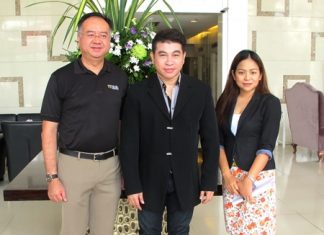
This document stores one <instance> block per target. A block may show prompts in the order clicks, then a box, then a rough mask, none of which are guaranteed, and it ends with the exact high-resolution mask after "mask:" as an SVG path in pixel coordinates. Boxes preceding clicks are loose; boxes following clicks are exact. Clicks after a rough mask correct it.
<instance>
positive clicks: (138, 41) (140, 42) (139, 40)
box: [136, 39, 144, 45]
mask: <svg viewBox="0 0 324 235" xmlns="http://www.w3.org/2000/svg"><path fill="white" fill-rule="evenodd" d="M136 43H137V44H140V45H144V43H143V41H142V40H141V39H136Z"/></svg>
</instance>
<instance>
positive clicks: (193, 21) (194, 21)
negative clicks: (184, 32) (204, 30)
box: [190, 19, 198, 23]
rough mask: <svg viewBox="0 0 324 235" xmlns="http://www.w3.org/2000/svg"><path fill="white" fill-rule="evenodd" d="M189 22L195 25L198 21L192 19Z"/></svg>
mask: <svg viewBox="0 0 324 235" xmlns="http://www.w3.org/2000/svg"><path fill="white" fill-rule="evenodd" d="M190 22H191V23H197V22H198V20H197V19H192V20H190Z"/></svg>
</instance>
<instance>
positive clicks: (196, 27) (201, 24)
mask: <svg viewBox="0 0 324 235" xmlns="http://www.w3.org/2000/svg"><path fill="white" fill-rule="evenodd" d="M176 15H177V17H178V19H179V21H180V24H181V27H182V29H183V33H184V34H185V36H186V38H190V37H192V36H194V35H196V34H198V33H200V32H202V31H205V30H207V29H209V28H210V27H212V26H215V25H217V18H218V17H217V16H218V14H217V13H176ZM167 17H168V19H169V20H170V21H172V26H173V27H175V28H178V27H177V24H176V22H175V20H174V18H173V17H172V16H171V15H168V16H167ZM192 20H197V22H196V23H192V22H191V21H192ZM152 22H154V23H156V24H157V30H160V29H163V28H166V26H165V25H164V23H163V21H162V20H161V18H160V17H159V16H157V15H155V16H153V17H152Z"/></svg>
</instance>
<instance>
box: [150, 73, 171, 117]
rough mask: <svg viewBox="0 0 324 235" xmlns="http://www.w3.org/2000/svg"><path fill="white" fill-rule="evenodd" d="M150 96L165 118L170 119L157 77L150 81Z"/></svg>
mask: <svg viewBox="0 0 324 235" xmlns="http://www.w3.org/2000/svg"><path fill="white" fill-rule="evenodd" d="M148 94H149V96H151V98H152V100H153V102H154V103H155V104H156V106H157V107H158V108H159V109H160V111H161V112H162V113H163V114H164V115H165V117H166V118H169V111H168V109H167V106H166V104H165V100H164V97H163V94H162V89H161V86H160V83H159V81H158V78H157V76H156V75H155V76H153V77H151V78H149V79H148Z"/></svg>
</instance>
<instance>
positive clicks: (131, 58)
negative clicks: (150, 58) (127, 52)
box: [129, 56, 139, 64]
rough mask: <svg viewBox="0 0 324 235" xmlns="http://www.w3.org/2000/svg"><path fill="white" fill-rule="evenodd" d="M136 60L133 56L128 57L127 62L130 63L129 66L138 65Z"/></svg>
mask: <svg viewBox="0 0 324 235" xmlns="http://www.w3.org/2000/svg"><path fill="white" fill-rule="evenodd" d="M138 61H139V60H138V59H137V58H136V57H134V56H131V57H130V60H129V62H130V63H131V64H138Z"/></svg>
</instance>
